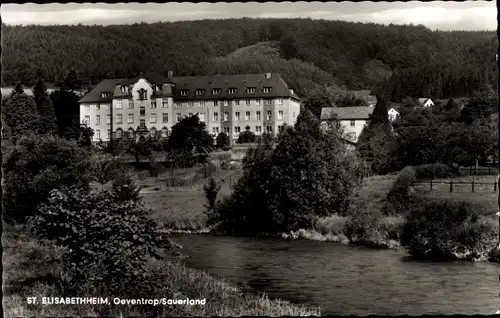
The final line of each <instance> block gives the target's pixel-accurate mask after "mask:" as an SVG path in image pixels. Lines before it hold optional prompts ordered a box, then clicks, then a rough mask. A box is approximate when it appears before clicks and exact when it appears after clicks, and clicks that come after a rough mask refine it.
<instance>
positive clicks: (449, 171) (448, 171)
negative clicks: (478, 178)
mask: <svg viewBox="0 0 500 318" xmlns="http://www.w3.org/2000/svg"><path fill="white" fill-rule="evenodd" d="M414 169H415V173H416V178H417V180H422V179H444V178H452V177H458V176H460V172H459V171H458V170H457V169H455V168H454V167H452V166H449V165H445V164H442V163H432V164H427V165H420V166H416V167H414Z"/></svg>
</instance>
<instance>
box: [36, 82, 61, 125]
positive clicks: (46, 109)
mask: <svg viewBox="0 0 500 318" xmlns="http://www.w3.org/2000/svg"><path fill="white" fill-rule="evenodd" d="M33 95H34V98H35V102H36V106H37V109H38V113H39V114H40V120H41V126H42V127H41V129H42V131H43V132H44V133H49V134H53V133H57V124H56V114H55V111H54V107H53V106H52V101H51V99H50V98H49V95H48V94H47V90H46V88H45V83H44V82H43V79H41V78H40V79H38V80H37V82H36V84H35V86H34V87H33Z"/></svg>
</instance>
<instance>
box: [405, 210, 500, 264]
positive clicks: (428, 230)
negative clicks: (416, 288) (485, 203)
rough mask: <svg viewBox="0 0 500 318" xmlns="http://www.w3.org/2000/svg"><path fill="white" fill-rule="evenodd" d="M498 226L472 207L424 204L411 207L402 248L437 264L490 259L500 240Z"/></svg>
mask: <svg viewBox="0 0 500 318" xmlns="http://www.w3.org/2000/svg"><path fill="white" fill-rule="evenodd" d="M495 224H496V223H495ZM495 224H492V223H490V222H487V221H485V220H484V219H480V216H479V215H478V212H477V211H476V209H475V208H474V207H473V206H472V205H470V204H468V203H464V202H453V201H441V200H440V201H421V202H420V204H415V205H412V206H411V210H410V211H409V215H408V217H407V221H406V223H405V224H404V227H403V231H402V235H401V244H402V245H403V246H404V247H406V248H407V249H408V251H409V252H410V253H411V254H412V255H414V256H417V257H425V258H430V259H437V260H453V259H472V258H487V255H488V253H489V252H490V251H491V249H492V248H494V247H495V246H496V242H497V240H498V226H497V225H495Z"/></svg>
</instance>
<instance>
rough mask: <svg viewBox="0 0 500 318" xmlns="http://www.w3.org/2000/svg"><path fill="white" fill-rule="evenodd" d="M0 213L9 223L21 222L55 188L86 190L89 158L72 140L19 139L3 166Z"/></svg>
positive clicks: (36, 136) (33, 136) (32, 212)
mask: <svg viewBox="0 0 500 318" xmlns="http://www.w3.org/2000/svg"><path fill="white" fill-rule="evenodd" d="M3 168H4V177H5V183H4V187H5V188H4V191H5V192H4V198H3V199H4V200H3V212H4V216H5V219H6V221H8V222H21V223H22V222H24V221H25V218H26V217H27V216H31V215H34V214H36V212H37V208H38V205H39V204H40V203H42V202H45V200H47V198H48V197H49V192H50V191H51V190H52V189H55V188H61V187H64V186H72V185H76V186H78V187H81V188H87V187H88V185H89V181H90V180H91V178H92V177H91V169H90V157H89V155H88V152H87V151H85V150H83V149H81V148H79V147H78V145H77V144H76V142H75V141H68V140H65V139H61V138H59V137H55V136H52V135H35V134H29V135H26V136H22V137H21V138H20V139H19V140H18V141H17V143H16V145H15V147H14V149H13V150H12V152H11V153H9V154H8V156H7V158H6V160H5V163H4V166H3Z"/></svg>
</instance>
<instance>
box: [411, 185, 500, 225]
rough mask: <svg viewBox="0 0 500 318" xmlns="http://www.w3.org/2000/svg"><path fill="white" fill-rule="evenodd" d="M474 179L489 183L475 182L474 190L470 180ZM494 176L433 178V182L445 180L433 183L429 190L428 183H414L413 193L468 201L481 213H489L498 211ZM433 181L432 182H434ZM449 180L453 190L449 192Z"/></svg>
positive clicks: (431, 197)
mask: <svg viewBox="0 0 500 318" xmlns="http://www.w3.org/2000/svg"><path fill="white" fill-rule="evenodd" d="M472 180H474V181H475V182H477V183H489V184H488V185H481V184H476V185H475V186H474V192H472V186H471V184H470V182H472ZM495 180H496V177H495V176H476V177H473V176H465V177H457V178H450V179H439V180H434V181H435V182H445V183H443V184H435V183H433V186H432V191H430V190H429V189H430V186H429V184H425V185H415V187H414V189H415V191H416V192H415V193H414V195H418V196H419V197H423V198H429V199H444V200H453V201H462V202H468V203H471V204H473V205H475V206H477V207H478V209H479V210H480V211H481V213H483V214H485V215H491V216H492V217H494V213H495V212H496V211H498V185H497V192H494V191H493V190H494V188H493V182H495ZM434 181H433V182H434ZM450 181H453V183H454V184H453V192H450V183H449V182H450ZM459 182H466V183H469V184H457V183H459Z"/></svg>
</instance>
